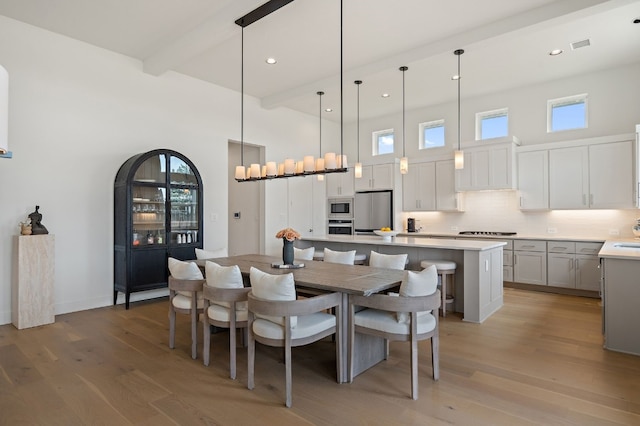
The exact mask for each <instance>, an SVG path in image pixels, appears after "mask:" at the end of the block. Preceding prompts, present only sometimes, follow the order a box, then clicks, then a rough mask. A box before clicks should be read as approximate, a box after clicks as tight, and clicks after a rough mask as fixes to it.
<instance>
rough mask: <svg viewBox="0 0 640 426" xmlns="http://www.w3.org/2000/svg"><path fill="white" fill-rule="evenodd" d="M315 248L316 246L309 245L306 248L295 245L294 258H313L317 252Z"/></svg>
mask: <svg viewBox="0 0 640 426" xmlns="http://www.w3.org/2000/svg"><path fill="white" fill-rule="evenodd" d="M315 250H316V249H315V247H308V248H305V249H300V248H298V247H294V248H293V258H294V259H296V260H313V254H314V253H315Z"/></svg>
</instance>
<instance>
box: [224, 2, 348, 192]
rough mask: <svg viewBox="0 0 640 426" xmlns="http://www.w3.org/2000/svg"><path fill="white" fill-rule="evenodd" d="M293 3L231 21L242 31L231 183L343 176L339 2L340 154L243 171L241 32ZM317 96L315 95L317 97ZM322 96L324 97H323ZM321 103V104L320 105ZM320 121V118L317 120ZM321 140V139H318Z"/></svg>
mask: <svg viewBox="0 0 640 426" xmlns="http://www.w3.org/2000/svg"><path fill="white" fill-rule="evenodd" d="M292 1H293V0H270V1H268V2H267V3H265V4H263V5H262V6H260V7H258V8H256V9H254V10H252V11H251V12H249V13H247V14H246V15H244V16H243V17H242V18H239V19H237V20H236V21H235V23H236V24H237V25H239V26H240V27H241V28H242V35H241V71H240V92H241V93H240V96H241V100H240V127H241V129H240V150H241V154H240V163H241V164H240V165H239V166H236V172H235V179H236V181H238V182H254V181H260V180H270V179H281V178H289V177H295V176H309V175H318V179H320V177H321V176H322V175H324V174H327V173H346V172H347V167H348V165H347V156H346V155H344V154H343V144H344V136H343V134H344V113H343V111H344V108H343V102H344V100H343V77H344V76H343V74H344V73H343V51H342V46H343V43H342V33H343V31H342V0H340V154H338V155H336V153H335V152H327V153H326V154H325V155H324V157H322V152H320V157H318V159H317V161H316V160H315V159H314V157H313V156H312V155H306V156H304V158H303V160H300V161H296V160H294V159H293V158H286V159H285V160H284V162H282V163H279V164H278V163H276V162H275V161H268V162H267V163H266V164H265V165H260V164H255V163H254V164H251V165H250V167H248V168H245V165H244V28H245V27H247V26H249V25H251V24H252V23H254V22H256V21H258V20H260V19H262V18H264V17H265V16H267V15H269V14H271V13H272V12H275V11H276V10H278V9H280V8H281V7H283V6H285V5H287V4H289V3H291V2H292ZM319 94H320V92H318V95H319ZM323 94H324V93H323ZM321 102H322V101H321ZM321 120H322V118H321ZM321 137H322V136H321Z"/></svg>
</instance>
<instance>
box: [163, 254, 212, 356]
mask: <svg viewBox="0 0 640 426" xmlns="http://www.w3.org/2000/svg"><path fill="white" fill-rule="evenodd" d="M168 265H169V273H170V275H169V347H170V348H171V349H173V348H175V340H176V312H178V313H180V314H187V315H190V316H191V358H193V359H196V358H197V357H198V337H197V331H198V315H199V314H201V313H202V308H203V306H204V302H203V299H202V286H203V285H204V283H205V280H204V278H203V276H202V272H200V268H198V265H196V264H195V263H194V262H183V261H181V260H178V259H174V258H172V257H170V258H169V261H168Z"/></svg>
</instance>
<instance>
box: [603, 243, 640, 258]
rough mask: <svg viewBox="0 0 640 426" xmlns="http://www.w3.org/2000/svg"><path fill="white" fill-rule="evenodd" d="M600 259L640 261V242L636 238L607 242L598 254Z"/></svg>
mask: <svg viewBox="0 0 640 426" xmlns="http://www.w3.org/2000/svg"><path fill="white" fill-rule="evenodd" d="M598 257H600V258H605V259H606V258H609V259H626V260H640V241H639V240H637V239H635V238H621V239H619V240H607V241H605V243H604V245H603V246H602V248H601V249H600V252H599V253H598Z"/></svg>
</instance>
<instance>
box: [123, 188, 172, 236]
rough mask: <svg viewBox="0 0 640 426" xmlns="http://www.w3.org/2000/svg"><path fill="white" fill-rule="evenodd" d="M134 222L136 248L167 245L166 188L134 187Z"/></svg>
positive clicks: (132, 215)
mask: <svg viewBox="0 0 640 426" xmlns="http://www.w3.org/2000/svg"><path fill="white" fill-rule="evenodd" d="M131 188H132V194H133V200H132V203H131V205H132V210H133V211H132V214H131V217H132V220H133V227H132V229H133V235H132V236H131V243H132V244H133V246H134V247H139V246H147V245H152V244H166V241H165V238H166V227H165V200H166V188H164V187H159V186H157V185H154V184H139V185H132V187H131Z"/></svg>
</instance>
